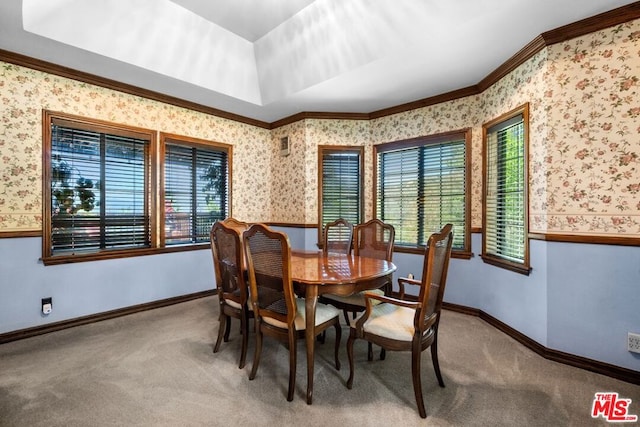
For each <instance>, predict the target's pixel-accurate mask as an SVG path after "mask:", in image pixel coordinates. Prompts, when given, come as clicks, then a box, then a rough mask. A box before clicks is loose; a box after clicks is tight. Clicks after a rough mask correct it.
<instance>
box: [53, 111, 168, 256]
mask: <svg viewBox="0 0 640 427" xmlns="http://www.w3.org/2000/svg"><path fill="white" fill-rule="evenodd" d="M54 122H55V123H56V124H58V125H63V126H68V127H72V128H77V129H82V130H88V131H93V132H101V133H106V134H110V135H117V136H127V137H136V138H140V139H143V140H145V141H148V150H147V153H146V158H145V159H144V175H145V184H144V188H145V194H146V197H145V216H148V218H149V236H150V246H149V247H145V248H132V249H108V250H98V251H95V252H91V253H82V254H62V255H54V254H53V253H52V235H51V233H52V196H51V185H52V179H51V175H52V153H51V151H52V132H51V127H52V125H53V124H54ZM42 135H43V149H42V168H43V179H42V194H43V197H42V199H43V202H42V203H43V209H42V211H43V213H42V215H43V217H42V261H43V263H44V264H45V265H55V264H63V263H70V262H79V261H95V260H102V259H113V258H124V257H128V256H137V255H145V254H149V253H151V252H152V251H153V249H154V247H155V243H156V233H155V230H156V227H157V226H156V219H155V215H154V214H153V210H154V209H153V207H154V206H155V192H153V191H151V189H153V188H154V184H155V174H154V173H153V168H152V159H153V158H154V157H155V150H156V132H155V131H152V130H150V129H144V128H138V127H133V126H128V125H120V124H115V123H110V122H106V121H102V120H96V119H91V118H87V117H81V116H75V115H71V114H67V113H61V112H55V111H49V110H43V115H42Z"/></svg>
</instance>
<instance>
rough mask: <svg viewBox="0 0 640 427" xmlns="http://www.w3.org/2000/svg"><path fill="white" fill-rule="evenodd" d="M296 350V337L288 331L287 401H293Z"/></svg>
mask: <svg viewBox="0 0 640 427" xmlns="http://www.w3.org/2000/svg"><path fill="white" fill-rule="evenodd" d="M297 353H298V349H297V346H296V336H295V334H294V333H293V331H291V330H290V331H289V390H288V392H287V400H288V401H289V402H291V401H292V400H293V392H294V391H295V389H296V354H297Z"/></svg>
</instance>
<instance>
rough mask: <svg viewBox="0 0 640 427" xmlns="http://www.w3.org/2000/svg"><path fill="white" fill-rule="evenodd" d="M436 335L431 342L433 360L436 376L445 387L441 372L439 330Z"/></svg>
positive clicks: (441, 385)
mask: <svg viewBox="0 0 640 427" xmlns="http://www.w3.org/2000/svg"><path fill="white" fill-rule="evenodd" d="M435 334H436V336H435V338H434V339H433V344H431V360H432V361H433V369H434V370H435V371H436V378H438V384H440V387H444V381H443V380H442V374H441V373H440V363H438V330H437V329H436V332H435Z"/></svg>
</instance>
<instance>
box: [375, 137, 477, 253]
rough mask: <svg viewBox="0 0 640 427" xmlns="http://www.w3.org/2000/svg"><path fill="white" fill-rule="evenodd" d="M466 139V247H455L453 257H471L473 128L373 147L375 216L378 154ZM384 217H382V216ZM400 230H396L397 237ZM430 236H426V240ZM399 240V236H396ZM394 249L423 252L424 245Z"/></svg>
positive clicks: (396, 248) (403, 246)
mask: <svg viewBox="0 0 640 427" xmlns="http://www.w3.org/2000/svg"><path fill="white" fill-rule="evenodd" d="M459 140H464V146H465V219H464V221H465V231H464V245H463V246H464V248H463V249H454V250H452V252H451V256H452V257H453V258H461V259H470V258H471V257H472V256H473V254H472V252H471V142H472V140H471V128H465V129H460V130H454V131H450V132H443V133H439V134H434V135H426V136H421V137H417V138H411V139H406V140H401V141H394V142H388V143H384V144H379V145H375V146H374V147H373V149H374V151H373V182H374V183H375V185H374V188H373V210H374V217H375V218H379V212H378V192H379V189H378V187H379V180H378V176H379V173H380V171H379V170H378V169H379V167H378V155H379V154H380V153H384V152H387V151H394V150H400V149H408V148H417V147H422V146H427V145H437V144H442V143H446V142H454V141H459ZM380 219H382V218H380ZM397 236H398V231H397V230H396V237H397ZM428 237H429V236H426V237H425V240H426V239H428ZM396 241H397V238H396ZM394 251H397V252H405V253H415V254H423V253H424V246H423V245H420V244H416V245H415V246H409V245H400V244H398V243H396V244H395V246H394Z"/></svg>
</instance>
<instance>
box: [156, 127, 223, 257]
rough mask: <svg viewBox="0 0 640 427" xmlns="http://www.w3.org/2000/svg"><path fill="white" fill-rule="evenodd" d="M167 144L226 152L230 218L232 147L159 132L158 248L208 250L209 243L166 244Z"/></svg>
mask: <svg viewBox="0 0 640 427" xmlns="http://www.w3.org/2000/svg"><path fill="white" fill-rule="evenodd" d="M167 144H173V145H178V146H184V147H189V148H196V149H202V150H218V151H226V153H227V195H226V197H227V216H229V217H230V216H232V214H231V212H232V204H231V200H232V185H231V182H232V176H233V167H232V165H233V146H232V145H230V144H224V143H220V142H213V141H208V140H205V139H199V138H192V137H188V136H183V135H176V134H171V133H165V132H160V149H159V156H158V171H159V176H160V179H159V185H158V187H159V190H158V193H159V197H158V199H159V200H158V218H159V221H158V227H159V229H158V235H159V236H160V247H163V248H165V247H166V248H185V247H193V248H208V247H209V245H210V243H209V242H197V243H182V244H171V245H167V244H166V235H165V221H166V217H165V209H164V206H165V202H166V199H165V197H166V194H165V158H166V146H167Z"/></svg>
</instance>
